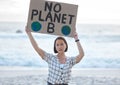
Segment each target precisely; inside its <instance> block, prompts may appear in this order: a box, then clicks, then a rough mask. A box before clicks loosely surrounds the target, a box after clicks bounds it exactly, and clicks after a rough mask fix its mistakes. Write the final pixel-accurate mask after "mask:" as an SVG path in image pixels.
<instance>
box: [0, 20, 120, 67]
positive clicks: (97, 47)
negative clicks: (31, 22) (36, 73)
mask: <svg viewBox="0 0 120 85" xmlns="http://www.w3.org/2000/svg"><path fill="white" fill-rule="evenodd" d="M25 25H26V23H24V22H0V66H27V67H47V63H46V62H45V61H43V60H42V59H41V58H40V56H39V55H38V54H37V52H36V51H35V50H34V49H33V47H32V45H31V43H30V41H29V39H28V36H27V35H26V33H25V31H24V30H25ZM76 29H77V33H78V35H79V39H80V42H81V45H82V47H83V49H84V52H85V56H84V57H83V59H82V60H81V62H80V63H78V64H77V65H75V66H74V68H120V25H110V24H77V26H76ZM18 30H19V32H17V31H18ZM33 36H34V38H35V40H36V41H37V44H38V45H39V47H41V48H42V49H43V50H45V51H46V52H49V53H53V54H54V52H53V45H54V40H55V38H56V37H57V36H54V35H47V34H41V33H33ZM65 39H66V40H67V42H68V46H69V47H68V51H67V52H66V55H67V56H68V57H71V56H76V55H77V54H78V49H77V46H76V43H75V40H74V38H69V37H65Z"/></svg>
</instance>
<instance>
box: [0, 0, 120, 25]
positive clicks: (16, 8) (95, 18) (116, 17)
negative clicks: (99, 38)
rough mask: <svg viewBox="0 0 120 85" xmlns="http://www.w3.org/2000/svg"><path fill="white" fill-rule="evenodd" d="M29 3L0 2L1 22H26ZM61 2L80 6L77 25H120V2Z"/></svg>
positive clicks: (20, 0) (18, 0) (112, 0)
mask: <svg viewBox="0 0 120 85" xmlns="http://www.w3.org/2000/svg"><path fill="white" fill-rule="evenodd" d="M29 1H30V0H0V21H23V22H26V21H27V17H28V11H29ZM53 1H58V0H53ZM59 1H61V2H67V3H73V4H78V5H79V9H78V17H77V23H98V24H120V0H59Z"/></svg>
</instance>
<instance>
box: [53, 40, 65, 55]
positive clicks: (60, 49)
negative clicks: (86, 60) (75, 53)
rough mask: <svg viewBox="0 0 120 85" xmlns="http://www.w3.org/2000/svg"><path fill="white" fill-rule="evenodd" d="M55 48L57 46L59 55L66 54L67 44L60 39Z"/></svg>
mask: <svg viewBox="0 0 120 85" xmlns="http://www.w3.org/2000/svg"><path fill="white" fill-rule="evenodd" d="M55 46H56V50H57V52H58V53H64V52H65V49H66V44H65V42H64V41H63V40H62V39H58V40H57V41H56V44H55Z"/></svg>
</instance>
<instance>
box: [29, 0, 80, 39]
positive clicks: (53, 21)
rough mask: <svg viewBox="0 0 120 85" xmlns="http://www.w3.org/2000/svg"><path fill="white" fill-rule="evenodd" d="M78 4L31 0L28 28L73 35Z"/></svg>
mask: <svg viewBox="0 0 120 85" xmlns="http://www.w3.org/2000/svg"><path fill="white" fill-rule="evenodd" d="M77 8H78V6H77V5H71V4H65V3H58V2H51V1H44V0H31V3H30V9H29V16H28V23H27V25H28V28H30V30H31V31H33V32H40V33H46V34H54V35H64V36H70V37H73V35H74V32H75V25H76V16H77Z"/></svg>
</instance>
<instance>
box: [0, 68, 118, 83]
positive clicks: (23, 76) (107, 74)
mask: <svg viewBox="0 0 120 85" xmlns="http://www.w3.org/2000/svg"><path fill="white" fill-rule="evenodd" d="M47 74H48V68H36V67H9V66H0V82H1V85H11V84H12V85H18V84H19V85H26V84H29V85H46V79H47ZM71 75H72V78H71V81H70V84H69V85H120V69H106V68H80V69H78V68H73V69H72V74H71Z"/></svg>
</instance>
